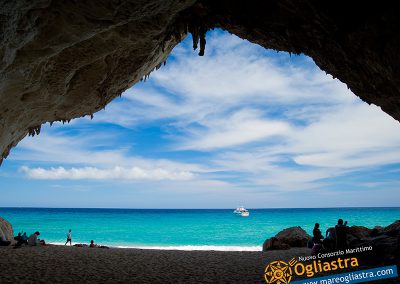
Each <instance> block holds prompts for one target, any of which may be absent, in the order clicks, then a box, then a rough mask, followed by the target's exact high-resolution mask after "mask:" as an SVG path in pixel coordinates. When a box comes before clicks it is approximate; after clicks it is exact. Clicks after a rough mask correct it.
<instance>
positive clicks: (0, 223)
mask: <svg viewBox="0 0 400 284" xmlns="http://www.w3.org/2000/svg"><path fill="white" fill-rule="evenodd" d="M0 228H1V230H2V231H3V233H4V235H5V236H6V239H7V241H11V242H14V231H13V228H12V226H11V224H10V223H9V222H8V221H7V220H6V219H3V218H2V217H0Z"/></svg>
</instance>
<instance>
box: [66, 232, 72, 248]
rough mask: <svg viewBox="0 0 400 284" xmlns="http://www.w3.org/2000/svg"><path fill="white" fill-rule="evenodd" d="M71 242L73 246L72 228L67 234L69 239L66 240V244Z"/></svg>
mask: <svg viewBox="0 0 400 284" xmlns="http://www.w3.org/2000/svg"><path fill="white" fill-rule="evenodd" d="M68 243H69V245H70V246H72V238H71V229H69V231H68V234H67V241H66V242H65V246H66V245H67V244H68Z"/></svg>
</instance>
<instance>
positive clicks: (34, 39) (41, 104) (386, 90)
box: [0, 0, 400, 161]
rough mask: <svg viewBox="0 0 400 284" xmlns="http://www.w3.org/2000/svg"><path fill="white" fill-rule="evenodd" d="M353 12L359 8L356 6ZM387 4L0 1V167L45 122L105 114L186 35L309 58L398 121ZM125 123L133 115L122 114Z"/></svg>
mask: <svg viewBox="0 0 400 284" xmlns="http://www.w3.org/2000/svg"><path fill="white" fill-rule="evenodd" d="M359 5H362V7H360V6H359ZM395 5H396V3H395V2H393V1H391V2H390V1H387V2H386V1H383V2H379V3H375V2H371V3H370V2H365V1H364V2H362V3H361V4H360V3H359V2H357V1H353V2H348V1H346V2H345V1H332V0H331V1H319V0H299V1H291V0H249V1H238V0H229V1H228V0H199V1H197V2H196V1H195V0H163V1H160V0H113V1H98V0H86V1H61V0H15V1H7V0H0V39H1V41H0V42H1V43H0V56H1V58H2V60H1V61H0V161H1V159H2V158H3V157H7V155H8V154H9V151H10V149H11V148H12V147H14V146H15V145H16V144H17V143H18V142H19V141H20V140H21V139H23V138H24V137H25V136H26V135H27V134H29V135H36V134H39V132H40V126H41V125H42V124H43V123H46V122H53V121H57V120H61V121H69V120H70V119H73V118H76V117H81V116H85V115H92V114H93V113H94V112H96V111H98V110H100V109H102V108H103V107H105V105H106V104H107V103H109V102H110V101H111V100H112V99H113V98H115V97H116V96H118V95H120V94H121V92H123V91H124V90H125V89H127V88H129V87H131V86H132V85H133V84H135V83H136V82H138V81H139V80H140V79H141V78H143V77H144V76H146V75H148V74H149V73H150V72H151V71H152V70H153V69H154V68H156V67H157V66H159V65H160V64H161V63H162V62H164V61H165V60H166V58H167V56H168V54H169V53H170V52H171V50H172V49H173V47H174V46H175V45H176V44H178V43H179V42H180V41H181V40H182V39H183V38H184V36H185V35H186V33H187V32H191V33H192V34H193V36H194V39H195V41H194V46H196V45H197V42H199V43H200V52H199V54H200V55H202V54H203V53H204V47H205V32H206V31H207V30H208V29H210V28H213V27H220V28H223V29H225V30H227V31H229V32H232V33H234V34H236V35H238V36H240V37H242V38H245V39H248V40H250V41H252V42H254V43H257V44H260V45H262V46H264V47H265V48H273V49H276V50H283V51H288V52H292V53H304V54H307V55H309V56H311V57H312V58H313V59H314V60H315V62H316V64H317V65H318V66H320V67H321V69H322V70H325V71H326V72H328V73H330V74H332V75H333V76H334V77H337V78H339V79H340V80H341V81H342V82H344V83H346V84H347V85H348V87H349V88H350V89H351V90H352V91H353V92H354V93H355V94H356V95H358V96H359V97H360V98H362V99H363V100H364V101H366V102H368V103H374V104H376V105H378V106H381V108H382V109H383V110H384V111H385V112H387V113H388V114H390V115H391V116H393V117H394V118H395V119H397V120H400V59H399V57H398V56H397V51H398V47H399V46H400V32H399V30H400V17H398V15H397V9H396V6H395ZM132 115H134V114H132Z"/></svg>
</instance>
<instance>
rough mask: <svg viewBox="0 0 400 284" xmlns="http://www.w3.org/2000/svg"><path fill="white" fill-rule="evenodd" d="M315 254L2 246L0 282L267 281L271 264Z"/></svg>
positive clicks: (298, 250) (299, 250)
mask: <svg viewBox="0 0 400 284" xmlns="http://www.w3.org/2000/svg"><path fill="white" fill-rule="evenodd" d="M309 254H310V250H309V249H306V248H293V249H290V250H285V251H270V252H266V253H262V252H221V251H164V250H139V249H117V248H110V249H100V248H92V249H90V248H78V247H64V246H44V247H21V248H18V249H13V248H12V247H0V283H38V282H39V283H265V281H264V279H263V272H264V269H265V266H266V265H267V264H268V263H269V262H271V261H274V260H286V261H288V260H290V259H291V258H293V257H297V256H300V255H309Z"/></svg>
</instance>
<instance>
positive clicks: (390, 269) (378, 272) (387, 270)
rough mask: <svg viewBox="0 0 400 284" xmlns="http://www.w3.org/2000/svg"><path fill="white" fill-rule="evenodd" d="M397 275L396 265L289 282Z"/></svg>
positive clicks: (327, 283)
mask: <svg viewBox="0 0 400 284" xmlns="http://www.w3.org/2000/svg"><path fill="white" fill-rule="evenodd" d="M393 277H397V266H396V265H391V266H385V267H379V268H373V269H367V270H361V271H354V272H349V273H342V274H336V275H330V276H325V277H319V278H314V279H306V280H299V281H294V282H291V283H290V284H336V283H346V284H349V283H366V282H369V281H375V280H380V279H387V278H393Z"/></svg>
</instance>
